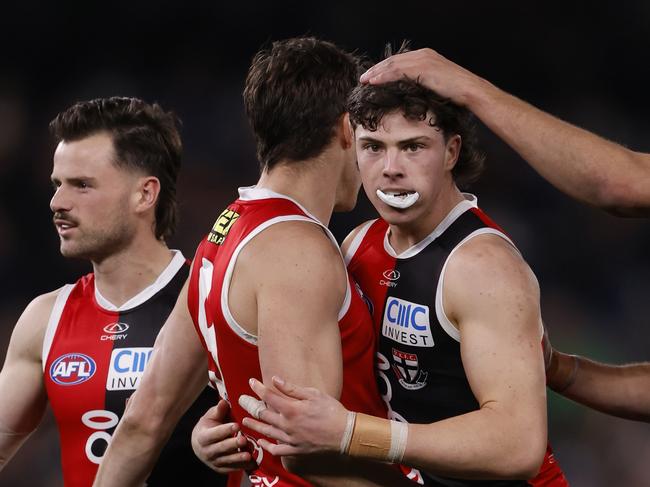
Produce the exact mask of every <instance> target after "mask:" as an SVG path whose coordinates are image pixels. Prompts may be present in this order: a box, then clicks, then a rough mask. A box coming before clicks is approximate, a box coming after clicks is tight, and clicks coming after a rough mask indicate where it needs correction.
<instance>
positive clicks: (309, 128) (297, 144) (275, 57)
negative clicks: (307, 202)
mask: <svg viewBox="0 0 650 487" xmlns="http://www.w3.org/2000/svg"><path fill="white" fill-rule="evenodd" d="M359 65H360V63H359V59H358V58H357V57H356V56H355V55H353V54H350V53H348V52H345V51H343V50H342V49H340V48H338V47H337V46H335V45H334V44H332V43H331V42H327V41H322V40H319V39H316V38H313V37H300V38H294V39H286V40H282V41H276V42H273V44H272V45H271V47H270V48H266V49H262V50H261V51H260V52H258V53H257V54H256V55H255V57H254V58H253V61H252V63H251V66H250V69H249V70H248V75H247V76H246V86H245V88H244V105H245V108H246V114H247V115H248V120H249V122H250V124H251V127H252V129H253V133H254V134H255V139H256V142H257V157H258V159H259V162H260V165H261V167H262V169H264V168H267V169H271V168H272V167H273V166H275V165H276V164H277V163H278V161H280V160H288V161H300V160H304V159H308V158H311V157H315V156H318V155H319V154H320V153H321V152H322V151H323V149H324V148H325V147H326V146H327V145H328V144H329V143H330V141H331V140H332V137H333V136H334V129H335V125H336V122H337V121H338V120H339V118H340V117H341V116H342V115H343V114H344V113H345V111H346V110H345V105H346V99H347V97H348V95H349V94H350V91H351V90H352V88H354V87H355V86H356V85H357V82H358V79H359V75H360V67H359Z"/></svg>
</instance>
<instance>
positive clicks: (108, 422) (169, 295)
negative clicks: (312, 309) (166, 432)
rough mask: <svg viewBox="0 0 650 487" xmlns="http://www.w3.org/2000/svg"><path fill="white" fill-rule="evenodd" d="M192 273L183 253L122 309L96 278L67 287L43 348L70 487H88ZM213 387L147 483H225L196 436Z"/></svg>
mask: <svg viewBox="0 0 650 487" xmlns="http://www.w3.org/2000/svg"><path fill="white" fill-rule="evenodd" d="M188 273H189V266H188V265H187V262H186V260H185V258H184V257H183V256H182V255H181V253H180V252H176V255H175V257H174V258H173V260H172V262H171V263H170V264H169V266H168V267H167V268H166V269H165V270H164V271H163V272H162V274H161V275H160V276H159V278H158V279H157V280H156V282H155V283H154V284H152V286H150V287H149V288H147V289H145V290H144V291H142V292H141V293H139V294H138V296H135V297H134V298H133V299H132V300H130V301H129V302H128V303H125V305H123V306H122V307H120V308H116V307H114V306H113V305H111V304H110V303H108V302H107V301H106V300H105V299H104V298H103V297H102V296H101V294H100V293H99V292H98V291H97V290H96V288H95V279H94V275H93V274H88V275H87V276H84V277H82V278H81V279H79V281H77V283H76V284H74V285H67V286H65V287H64V288H62V289H61V291H60V292H59V295H58V297H57V300H56V302H55V305H54V307H53V310H52V313H51V316H50V321H49V323H48V327H47V331H46V335H45V339H44V343H43V367H44V369H43V372H44V382H45V388H46V391H47V395H48V399H49V402H50V404H51V406H52V410H53V412H54V415H55V417H56V422H57V426H58V429H59V436H60V440H61V460H62V467H63V478H64V482H65V485H66V487H89V486H90V485H92V482H93V479H94V478H95V474H96V472H97V468H98V467H99V463H100V462H101V459H102V457H103V455H104V452H105V450H106V448H107V447H108V444H109V443H110V441H111V435H112V434H113V431H114V430H115V427H116V426H117V424H118V422H119V420H120V418H121V417H122V414H123V413H124V408H125V406H126V401H127V399H128V398H129V396H130V395H131V394H132V393H133V392H134V390H135V389H136V388H137V387H138V384H139V382H140V380H141V378H142V375H143V374H144V370H145V368H146V366H147V363H148V362H149V358H150V357H151V352H152V350H153V344H154V341H155V339H156V336H157V335H158V331H159V330H160V328H161V326H162V325H163V323H164V322H165V320H166V319H167V316H168V315H169V313H170V312H171V310H172V308H173V306H174V304H175V303H176V299H177V297H178V293H179V292H180V290H181V288H182V286H183V284H184V282H185V280H186V278H187V276H188ZM217 400H218V397H217V395H216V393H215V392H214V390H212V389H210V388H206V390H205V391H204V392H203V393H202V394H201V396H200V397H199V399H197V401H196V402H195V403H194V405H193V406H192V407H191V408H190V410H189V411H188V412H187V413H186V415H185V416H184V417H183V418H182V419H181V421H180V423H179V425H178V426H177V428H176V429H175V431H174V433H173V435H172V437H171V438H170V440H169V442H168V443H167V445H166V446H165V448H164V449H163V451H162V453H161V456H160V458H159V461H158V462H157V464H156V465H155V466H154V469H153V471H152V474H151V475H150V477H149V479H148V481H147V485H149V486H165V485H167V486H172V485H178V483H179V481H180V479H179V472H181V471H183V470H188V469H192V471H193V485H203V486H212V487H215V486H219V485H222V486H223V485H226V484H225V482H226V479H225V477H224V476H221V475H218V474H216V473H215V472H213V471H212V470H210V469H209V468H207V467H206V466H204V465H203V464H202V463H201V462H200V461H198V459H197V458H196V457H195V456H194V453H193V451H192V449H191V445H190V437H191V431H192V428H193V426H194V424H195V423H196V421H197V420H198V418H199V417H200V416H201V415H202V414H203V413H204V412H205V410H206V409H208V408H209V407H211V406H213V405H214V404H216V402H217Z"/></svg>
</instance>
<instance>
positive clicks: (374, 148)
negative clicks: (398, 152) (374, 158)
mask: <svg viewBox="0 0 650 487" xmlns="http://www.w3.org/2000/svg"><path fill="white" fill-rule="evenodd" d="M363 148H364V149H365V150H367V151H369V152H379V150H380V149H381V147H379V144H366V145H364V146H363Z"/></svg>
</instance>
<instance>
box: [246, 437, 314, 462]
mask: <svg viewBox="0 0 650 487" xmlns="http://www.w3.org/2000/svg"><path fill="white" fill-rule="evenodd" d="M257 444H258V445H259V446H261V447H262V449H264V450H266V451H267V452H269V453H270V454H271V455H274V456H277V457H282V456H289V455H302V454H305V453H306V452H305V451H302V450H300V449H299V448H297V447H295V446H292V445H287V444H277V443H273V442H271V441H268V440H265V439H264V438H260V439H259V440H257Z"/></svg>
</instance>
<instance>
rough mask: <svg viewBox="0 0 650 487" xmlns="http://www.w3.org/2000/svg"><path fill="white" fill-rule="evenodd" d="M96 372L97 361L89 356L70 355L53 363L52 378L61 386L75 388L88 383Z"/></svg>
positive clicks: (62, 356)
mask: <svg viewBox="0 0 650 487" xmlns="http://www.w3.org/2000/svg"><path fill="white" fill-rule="evenodd" d="M96 370H97V366H96V365H95V361H94V360H93V359H92V358H90V357H89V356H88V355H84V354H83V353H68V354H65V355H61V356H60V357H59V358H57V359H56V360H55V361H54V362H52V365H51V366H50V378H51V379H52V380H53V381H54V382H56V383H57V384H59V385H62V386H74V385H77V384H81V383H82V382H86V381H87V380H88V379H90V378H91V377H92V376H93V375H95V371H96Z"/></svg>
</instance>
